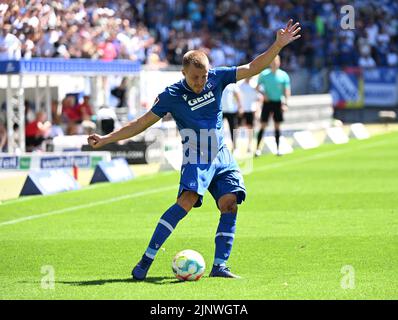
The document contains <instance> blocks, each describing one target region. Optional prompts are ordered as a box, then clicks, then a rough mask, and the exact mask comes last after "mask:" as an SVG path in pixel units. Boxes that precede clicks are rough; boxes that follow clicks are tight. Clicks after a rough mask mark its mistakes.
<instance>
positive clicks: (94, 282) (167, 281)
mask: <svg viewBox="0 0 398 320" xmlns="http://www.w3.org/2000/svg"><path fill="white" fill-rule="evenodd" d="M56 283H62V284H68V285H71V286H102V285H105V284H108V283H152V284H160V285H163V284H173V283H181V281H179V280H178V279H176V278H174V277H147V278H146V279H145V281H138V280H134V279H132V278H126V279H99V280H87V281H56Z"/></svg>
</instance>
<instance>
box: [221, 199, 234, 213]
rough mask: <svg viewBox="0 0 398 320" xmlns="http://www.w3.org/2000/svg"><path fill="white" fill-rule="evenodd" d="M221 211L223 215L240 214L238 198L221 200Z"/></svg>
mask: <svg viewBox="0 0 398 320" xmlns="http://www.w3.org/2000/svg"><path fill="white" fill-rule="evenodd" d="M218 206H219V209H220V211H221V212H222V213H226V212H230V213H237V212H238V204H237V202H236V196H235V195H231V196H227V197H224V198H223V199H220V201H219V204H218Z"/></svg>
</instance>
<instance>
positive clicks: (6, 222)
mask: <svg viewBox="0 0 398 320" xmlns="http://www.w3.org/2000/svg"><path fill="white" fill-rule="evenodd" d="M389 143H391V142H390V141H377V142H374V143H372V144H370V143H368V144H366V145H361V146H358V147H356V148H351V149H348V148H344V149H339V150H334V151H328V152H323V153H319V154H315V155H312V156H309V157H305V158H300V159H295V160H291V161H286V162H281V163H273V164H269V165H266V166H262V167H259V168H256V169H255V170H253V172H257V171H264V170H269V169H275V168H279V167H283V166H285V165H290V164H297V163H302V162H307V161H311V160H314V159H321V158H326V157H329V156H333V155H336V154H340V153H345V152H353V151H357V150H361V149H368V148H372V147H375V146H379V145H384V144H389ZM172 189H175V187H164V188H158V189H152V190H149V191H142V192H138V193H134V194H129V195H124V196H119V197H115V198H110V199H107V200H101V201H97V202H92V203H87V204H82V205H78V206H74V207H69V208H65V209H60V210H54V211H50V212H46V213H43V214H37V215H32V216H28V217H23V218H19V219H15V220H10V221H5V222H1V223H0V227H2V226H5V225H12V224H16V223H19V222H23V221H29V220H34V219H39V218H44V217H48V216H52V215H57V214H62V213H66V212H70V211H75V210H78V209H85V208H91V207H95V206H98V205H102V204H108V203H112V202H116V201H121V200H125V199H129V198H136V197H140V196H145V195H149V194H153V193H157V192H162V191H168V190H172Z"/></svg>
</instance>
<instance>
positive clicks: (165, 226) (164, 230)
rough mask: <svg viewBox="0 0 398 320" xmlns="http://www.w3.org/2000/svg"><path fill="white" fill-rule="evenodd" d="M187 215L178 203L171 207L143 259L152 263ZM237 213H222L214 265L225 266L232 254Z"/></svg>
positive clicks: (163, 216)
mask: <svg viewBox="0 0 398 320" xmlns="http://www.w3.org/2000/svg"><path fill="white" fill-rule="evenodd" d="M186 215H187V212H186V211H185V210H184V208H182V207H180V206H179V205H178V204H177V203H176V204H174V205H173V206H171V207H170V208H169V209H168V210H167V211H166V212H165V213H164V214H163V215H162V217H161V218H160V220H159V223H158V225H157V226H156V229H155V232H154V233H153V235H152V238H151V241H150V242H149V246H148V248H147V250H146V251H145V254H144V256H143V259H144V260H145V262H147V263H152V261H153V259H154V258H155V256H156V254H157V252H158V250H159V249H160V247H161V246H162V244H163V243H164V242H165V241H166V239H167V238H168V237H169V236H170V234H171V233H172V232H173V231H174V229H175V227H176V226H177V224H178V222H179V221H180V220H181V219H182V218H184V217H185V216H186ZM236 217H237V214H236V213H222V214H221V216H220V221H219V224H218V228H217V232H216V237H215V244H216V250H215V256H214V265H220V266H225V265H226V262H227V260H228V258H229V256H230V254H231V250H232V244H233V241H234V237H235V229H236Z"/></svg>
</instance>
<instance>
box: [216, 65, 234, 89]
mask: <svg viewBox="0 0 398 320" xmlns="http://www.w3.org/2000/svg"><path fill="white" fill-rule="evenodd" d="M214 71H215V74H216V76H217V78H219V79H220V80H221V81H220V82H221V84H222V86H223V88H225V87H226V86H227V85H229V84H230V83H236V67H235V66H234V67H218V68H215V69H214Z"/></svg>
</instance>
